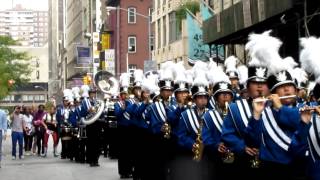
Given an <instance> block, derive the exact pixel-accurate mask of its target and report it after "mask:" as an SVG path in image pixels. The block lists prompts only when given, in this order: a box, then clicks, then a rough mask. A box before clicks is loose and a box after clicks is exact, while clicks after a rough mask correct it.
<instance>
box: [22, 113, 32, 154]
mask: <svg viewBox="0 0 320 180" xmlns="http://www.w3.org/2000/svg"><path fill="white" fill-rule="evenodd" d="M24 108H25V110H24V112H25V113H24V115H23V120H24V123H25V128H24V131H23V132H24V133H23V136H24V150H25V155H26V156H30V155H31V148H32V142H33V135H34V132H35V129H34V126H33V124H32V120H33V115H32V114H31V107H24Z"/></svg>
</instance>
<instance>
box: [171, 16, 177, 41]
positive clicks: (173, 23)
mask: <svg viewBox="0 0 320 180" xmlns="http://www.w3.org/2000/svg"><path fill="white" fill-rule="evenodd" d="M176 24H177V23H176V13H175V12H171V13H170V14H169V43H172V42H174V41H176V40H177V37H176V35H177V33H176V28H177V26H176Z"/></svg>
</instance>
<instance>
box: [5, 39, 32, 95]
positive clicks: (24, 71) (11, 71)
mask: <svg viewBox="0 0 320 180" xmlns="http://www.w3.org/2000/svg"><path fill="white" fill-rule="evenodd" d="M14 45H19V43H18V42H17V41H15V40H13V39H12V38H11V37H9V36H0V99H3V98H4V97H6V96H7V95H8V94H9V92H10V91H12V90H14V88H15V87H17V86H20V85H23V84H24V83H27V82H28V81H29V78H28V76H29V75H30V73H31V68H30V65H29V62H28V60H29V59H30V57H29V56H28V54H27V52H16V51H15V50H14V49H12V48H10V46H14Z"/></svg>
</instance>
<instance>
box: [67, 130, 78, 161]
mask: <svg viewBox="0 0 320 180" xmlns="http://www.w3.org/2000/svg"><path fill="white" fill-rule="evenodd" d="M69 158H70V160H76V161H79V139H78V138H77V137H76V136H73V137H72V139H71V141H70V153H69Z"/></svg>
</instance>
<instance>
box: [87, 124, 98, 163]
mask: <svg viewBox="0 0 320 180" xmlns="http://www.w3.org/2000/svg"><path fill="white" fill-rule="evenodd" d="M86 129H87V137H88V143H87V145H88V146H87V158H88V159H87V162H88V163H90V164H92V163H98V160H99V156H100V153H101V151H100V143H101V142H100V141H99V137H100V135H101V124H100V122H98V121H95V122H94V123H92V124H90V125H87V126H86Z"/></svg>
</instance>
